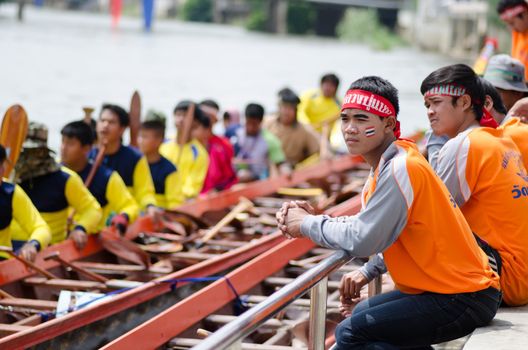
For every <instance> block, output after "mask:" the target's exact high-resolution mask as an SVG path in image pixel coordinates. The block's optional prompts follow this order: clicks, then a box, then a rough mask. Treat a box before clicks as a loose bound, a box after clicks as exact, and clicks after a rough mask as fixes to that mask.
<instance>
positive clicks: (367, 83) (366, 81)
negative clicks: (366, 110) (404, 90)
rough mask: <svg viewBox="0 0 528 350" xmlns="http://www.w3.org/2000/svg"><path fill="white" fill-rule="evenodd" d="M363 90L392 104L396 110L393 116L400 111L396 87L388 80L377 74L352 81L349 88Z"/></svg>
mask: <svg viewBox="0 0 528 350" xmlns="http://www.w3.org/2000/svg"><path fill="white" fill-rule="evenodd" d="M352 89H354V90H365V91H369V92H372V93H374V94H376V95H379V96H381V97H384V98H386V99H387V100H388V101H389V102H390V103H391V104H392V105H393V106H394V110H395V112H396V115H395V116H398V113H400V102H399V99H398V89H396V88H395V87H394V85H392V84H391V83H390V82H389V81H388V80H385V79H383V78H380V77H377V76H367V77H363V78H360V79H358V80H356V81H355V82H353V83H352V84H351V85H350V87H349V90H352Z"/></svg>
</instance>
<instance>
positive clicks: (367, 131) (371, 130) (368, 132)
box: [364, 126, 376, 137]
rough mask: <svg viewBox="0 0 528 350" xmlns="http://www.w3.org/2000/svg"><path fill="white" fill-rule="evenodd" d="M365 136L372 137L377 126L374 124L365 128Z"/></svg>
mask: <svg viewBox="0 0 528 350" xmlns="http://www.w3.org/2000/svg"><path fill="white" fill-rule="evenodd" d="M364 132H365V136H366V137H372V136H374V135H376V128H375V127H373V126H369V127H367V128H366V129H365V131H364Z"/></svg>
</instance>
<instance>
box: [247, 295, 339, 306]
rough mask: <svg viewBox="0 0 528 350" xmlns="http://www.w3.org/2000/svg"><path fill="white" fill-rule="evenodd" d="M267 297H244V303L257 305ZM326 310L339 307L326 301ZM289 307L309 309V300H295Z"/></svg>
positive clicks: (335, 303) (333, 302) (336, 303)
mask: <svg viewBox="0 0 528 350" xmlns="http://www.w3.org/2000/svg"><path fill="white" fill-rule="evenodd" d="M266 298H267V296H264V295H249V296H248V295H245V296H244V301H246V302H247V303H249V304H253V305H256V304H259V303H261V302H263V301H264V300H266ZM326 305H327V308H328V309H336V308H339V306H340V305H341V303H340V302H338V301H327V304H326ZM290 306H296V307H302V308H305V307H306V308H309V307H310V299H295V300H294V301H292V302H291V304H290Z"/></svg>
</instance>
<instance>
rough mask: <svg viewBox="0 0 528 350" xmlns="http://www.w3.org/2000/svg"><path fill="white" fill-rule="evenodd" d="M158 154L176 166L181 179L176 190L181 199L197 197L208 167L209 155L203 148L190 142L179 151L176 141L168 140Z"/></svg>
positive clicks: (196, 143) (199, 144) (195, 142)
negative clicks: (180, 194) (181, 195)
mask: <svg viewBox="0 0 528 350" xmlns="http://www.w3.org/2000/svg"><path fill="white" fill-rule="evenodd" d="M180 151H181V155H180ZM160 153H161V155H162V156H164V157H165V158H167V159H168V160H169V161H171V162H172V164H174V165H176V167H177V169H178V172H179V178H180V179H181V181H179V182H178V188H179V191H180V192H181V193H182V194H183V199H184V200H187V199H190V198H194V197H197V196H198V194H199V193H200V191H201V190H202V188H203V185H204V181H205V176H206V175H207V169H208V167H209V155H208V153H207V150H206V149H205V147H204V146H202V144H201V143H200V142H199V141H197V140H191V141H190V142H188V143H186V144H185V145H183V148H181V150H180V146H179V145H178V144H177V143H176V141H175V140H170V141H167V142H165V143H164V144H162V145H161V147H160Z"/></svg>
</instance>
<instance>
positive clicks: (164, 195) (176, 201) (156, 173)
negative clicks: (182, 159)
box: [149, 156, 184, 209]
mask: <svg viewBox="0 0 528 350" xmlns="http://www.w3.org/2000/svg"><path fill="white" fill-rule="evenodd" d="M149 167H150V173H151V174H152V181H153V182H154V189H155V190H156V202H158V206H159V207H161V208H164V209H173V208H176V207H178V206H180V205H181V204H182V203H183V202H184V198H183V192H182V190H181V187H180V173H179V171H178V170H177V169H176V166H175V165H174V164H172V163H171V161H169V160H168V159H167V158H165V157H163V156H160V159H159V160H158V161H156V162H153V163H149Z"/></svg>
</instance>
